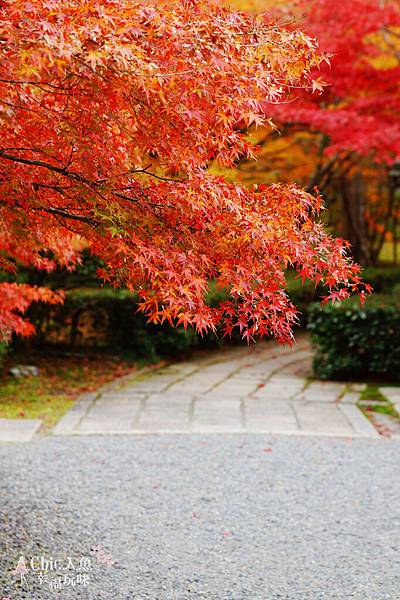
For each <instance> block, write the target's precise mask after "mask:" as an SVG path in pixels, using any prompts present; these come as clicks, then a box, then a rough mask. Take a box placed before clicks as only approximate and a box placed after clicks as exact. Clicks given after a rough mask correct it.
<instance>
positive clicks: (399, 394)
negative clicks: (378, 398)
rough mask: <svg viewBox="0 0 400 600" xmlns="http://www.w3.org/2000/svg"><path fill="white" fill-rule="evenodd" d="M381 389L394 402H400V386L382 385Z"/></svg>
mask: <svg viewBox="0 0 400 600" xmlns="http://www.w3.org/2000/svg"><path fill="white" fill-rule="evenodd" d="M379 391H380V392H381V394H382V395H383V396H385V398H387V399H388V400H389V402H392V403H393V404H400V387H395V386H393V387H389V386H388V387H381V388H379Z"/></svg>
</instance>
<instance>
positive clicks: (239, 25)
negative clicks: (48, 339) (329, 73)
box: [0, 0, 360, 339]
mask: <svg viewBox="0 0 400 600" xmlns="http://www.w3.org/2000/svg"><path fill="white" fill-rule="evenodd" d="M322 58H323V57H321V56H319V55H318V53H317V52H316V42H315V41H314V40H313V39H312V38H310V37H307V36H306V35H304V34H303V33H302V32H301V31H298V30H295V29H290V28H287V27H284V26H282V25H279V24H277V23H276V22H273V21H271V19H270V18H268V17H266V16H265V15H259V16H250V15H247V14H244V13H240V12H232V11H230V10H228V9H226V8H221V7H219V6H217V5H216V4H214V3H213V2H212V1H211V0H198V1H197V0H191V1H189V0H186V1H184V0H181V1H179V2H175V3H169V4H168V5H167V6H163V5H160V6H158V5H155V6H152V5H150V4H145V3H137V2H131V1H123V0H108V1H107V2H100V1H99V0H97V1H93V0H90V1H88V0H83V1H81V2H76V1H75V0H62V1H56V0H30V1H27V0H13V1H3V2H1V5H0V123H1V131H2V136H1V145H0V214H1V221H0V250H1V251H2V256H3V258H2V266H3V268H5V269H6V270H8V271H11V270H13V269H15V265H19V264H22V265H31V266H34V267H36V268H39V269H47V270H51V269H53V268H55V266H56V265H58V264H60V265H62V266H64V267H66V268H73V267H74V265H76V263H77V262H79V252H80V249H81V248H82V246H83V245H86V246H88V247H89V249H90V251H91V252H92V253H93V254H94V255H97V256H98V257H100V258H101V259H102V261H103V263H104V265H105V266H104V268H102V269H101V270H100V271H99V276H100V277H101V278H102V279H103V280H104V281H106V282H110V283H111V284H112V285H114V286H124V287H126V288H127V289H129V290H132V291H133V290H135V291H136V292H137V293H138V295H139V298H140V308H141V309H142V310H143V311H144V312H145V314H147V315H148V317H149V319H150V320H151V321H154V322H159V321H164V320H168V321H170V322H171V323H174V324H177V323H183V324H184V325H185V327H186V326H193V327H195V328H196V329H197V331H199V332H204V331H205V330H209V329H212V330H215V329H216V328H217V327H221V328H222V331H223V333H224V334H226V335H229V334H230V333H231V332H232V330H233V328H234V327H236V328H239V329H240V331H241V333H242V335H243V337H244V338H246V339H251V338H255V337H258V336H261V337H262V336H263V335H274V336H276V337H278V338H281V339H289V338H290V337H291V335H292V333H291V328H292V326H293V324H294V323H295V322H296V319H297V316H296V314H297V313H296V310H295V307H294V306H293V305H292V304H291V303H290V301H289V299H288V296H287V294H286V292H285V275H284V272H285V269H286V268H287V267H289V266H291V267H293V268H295V269H297V271H299V273H300V276H301V277H303V278H305V277H307V278H310V279H312V280H314V281H315V282H316V283H320V282H321V283H323V284H325V285H326V286H327V288H328V295H329V296H331V297H332V298H338V299H342V298H343V297H345V296H347V295H348V294H350V293H352V292H354V291H357V290H360V279H359V275H358V267H357V266H355V265H354V264H352V262H351V260H350V259H349V258H348V256H347V250H346V244H345V243H344V242H343V241H341V240H339V239H334V238H332V237H330V236H329V235H328V234H327V233H326V232H325V231H324V230H323V228H322V226H321V225H320V224H319V223H318V212H319V210H320V208H321V204H320V198H319V197H317V198H314V197H312V196H310V195H308V194H306V193H305V192H304V191H302V190H300V189H298V188H296V187H295V186H279V185H275V186H271V187H268V186H259V187H256V186H255V187H252V188H251V189H247V188H245V187H243V186H240V185H238V184H235V183H231V184H229V183H227V182H226V181H224V180H223V179H221V178H218V177H213V176H212V175H210V174H209V173H208V172H207V169H208V166H209V163H210V161H211V160H218V161H219V162H220V163H221V164H223V165H226V166H231V165H233V164H234V163H235V161H236V160H237V159H238V158H239V157H242V156H243V155H246V156H248V157H253V156H254V155H255V150H254V147H253V146H252V145H251V144H250V143H249V141H248V139H247V138H246V135H245V128H246V127H247V126H248V125H250V124H252V123H255V124H256V125H262V124H263V123H267V122H268V117H266V116H265V114H264V107H265V103H266V102H268V103H270V104H274V105H275V104H278V103H279V102H281V101H282V100H284V99H285V98H286V97H287V96H288V94H289V93H290V91H291V90H292V89H293V88H296V89H298V88H304V89H307V88H312V85H313V84H312V81H313V77H312V75H311V71H312V69H313V68H317V67H318V66H319V65H320V63H321V60H322ZM210 280H216V281H217V282H218V284H219V285H221V286H223V287H225V288H226V289H227V290H228V291H229V293H230V295H231V298H232V300H231V301H230V302H226V303H223V304H221V305H220V306H218V307H213V308H211V307H209V306H207V304H206V302H205V293H206V291H207V289H208V285H209V282H210ZM38 299H43V300H45V301H50V302H52V301H55V300H56V297H55V295H54V294H52V293H51V292H49V291H48V290H41V289H32V291H29V288H28V287H27V286H18V285H17V284H0V329H1V332H2V336H3V337H9V336H10V333H11V332H12V331H16V332H17V333H22V334H29V333H30V332H31V328H30V326H29V325H27V324H23V318H22V316H21V315H20V314H19V313H20V312H21V311H23V310H24V309H25V308H26V306H27V304H28V303H29V302H30V301H33V300H38Z"/></svg>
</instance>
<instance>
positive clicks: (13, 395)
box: [0, 353, 135, 428]
mask: <svg viewBox="0 0 400 600" xmlns="http://www.w3.org/2000/svg"><path fill="white" fill-rule="evenodd" d="M21 363H22V364H29V365H35V366H37V367H38V368H39V376H37V377H35V376H33V377H23V378H21V379H16V378H15V377H13V376H12V375H10V374H9V369H10V368H11V367H12V366H15V365H18V364H21ZM134 366H135V365H134V364H133V362H132V361H127V360H123V359H121V358H119V357H114V356H110V355H106V354H101V355H98V356H96V355H93V356H68V355H59V356H54V355H52V354H51V353H50V354H49V355H41V354H36V355H32V354H31V355H15V356H12V357H11V358H9V359H8V360H7V362H6V365H5V368H4V374H3V376H2V377H0V419H1V418H7V419H15V418H26V419H42V420H43V425H44V428H49V427H51V426H53V425H54V424H55V423H56V422H57V421H58V420H59V418H60V417H61V416H62V415H63V414H64V413H65V412H66V411H67V410H68V408H70V406H72V404H73V402H74V400H75V399H76V397H77V396H78V395H79V394H82V393H83V392H89V391H93V390H95V389H97V388H98V387H100V386H102V385H103V384H105V383H107V382H109V381H112V380H113V379H115V378H116V377H120V376H121V375H125V374H126V373H129V372H130V371H132V370H133V369H134Z"/></svg>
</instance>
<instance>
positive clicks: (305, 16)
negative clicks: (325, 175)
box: [268, 0, 400, 163]
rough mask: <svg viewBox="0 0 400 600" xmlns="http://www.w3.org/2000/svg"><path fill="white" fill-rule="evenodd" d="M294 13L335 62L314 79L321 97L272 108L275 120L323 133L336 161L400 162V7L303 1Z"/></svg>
mask: <svg viewBox="0 0 400 600" xmlns="http://www.w3.org/2000/svg"><path fill="white" fill-rule="evenodd" d="M291 10H295V12H296V13H297V15H298V20H297V21H296V22H297V23H299V21H300V22H301V23H302V24H303V27H304V30H305V31H306V32H307V33H308V35H311V36H316V37H317V39H318V42H319V46H320V51H321V53H324V55H325V57H326V58H327V60H325V61H324V62H323V63H321V66H320V69H319V71H318V73H317V72H314V75H315V80H316V83H315V84H314V87H316V88H319V89H318V91H320V92H321V93H319V94H305V93H303V92H301V91H300V92H299V93H298V94H297V99H296V100H295V101H293V102H289V103H286V104H281V105H280V106H275V107H269V108H268V113H269V114H271V111H272V112H273V113H274V116H276V117H277V118H279V119H281V120H282V121H285V122H287V123H293V125H296V126H297V127H298V126H300V125H303V126H305V127H307V128H308V129H309V130H311V131H319V132H323V133H324V134H325V135H326V136H328V138H329V141H328V143H327V144H326V148H325V151H326V154H328V155H334V154H343V153H344V152H349V151H350V152H356V153H358V154H360V155H371V154H372V155H373V156H374V159H375V160H376V161H380V162H388V163H390V162H393V161H394V160H395V159H396V158H397V157H398V156H400V119H399V106H400V89H399V78H400V5H399V3H398V2H393V1H390V0H388V1H385V2H381V1H380V0H346V2H337V1H336V0H297V1H296V2H293V3H292V5H291ZM279 12H280V13H281V14H282V15H283V14H284V13H283V11H282V9H280V10H279ZM300 15H301V18H300ZM319 78H321V82H320V83H318V79H319ZM322 81H324V82H325V83H327V84H328V85H323V84H322Z"/></svg>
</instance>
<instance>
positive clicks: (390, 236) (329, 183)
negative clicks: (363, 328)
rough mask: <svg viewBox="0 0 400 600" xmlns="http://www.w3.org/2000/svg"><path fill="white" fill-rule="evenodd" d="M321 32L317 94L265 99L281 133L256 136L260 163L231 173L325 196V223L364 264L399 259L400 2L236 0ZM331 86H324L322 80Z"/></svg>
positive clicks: (315, 33) (245, 7) (242, 164)
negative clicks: (295, 184) (323, 58)
mask: <svg viewBox="0 0 400 600" xmlns="http://www.w3.org/2000/svg"><path fill="white" fill-rule="evenodd" d="M229 4H230V5H233V6H235V7H236V8H241V9H243V10H251V11H253V12H262V11H268V12H271V13H272V14H274V15H276V17H277V19H278V20H280V21H281V22H284V23H287V26H288V27H294V26H297V27H298V26H299V23H301V28H302V29H303V30H304V31H305V32H306V33H307V34H310V35H312V36H315V37H316V38H317V39H318V41H319V45H320V48H321V50H322V51H323V52H325V53H326V58H327V62H326V63H323V64H322V66H321V70H320V73H316V74H315V77H316V79H317V80H318V79H319V80H320V82H321V85H320V87H319V86H316V89H315V92H314V94H313V95H312V96H310V95H306V94H303V92H302V91H301V90H298V91H296V98H294V97H288V98H287V102H286V104H283V105H280V106H278V105H271V104H267V105H266V108H265V109H266V113H267V114H268V115H269V116H272V117H273V120H274V121H275V123H276V124H277V127H278V129H277V131H275V132H271V131H270V130H268V131H267V130H266V129H265V130H258V131H257V132H252V135H253V137H255V139H256V141H257V143H258V144H259V146H260V157H259V160H258V163H256V164H254V163H253V164H251V163H250V161H247V160H246V159H243V160H242V161H240V163H239V164H238V171H237V172H234V171H233V170H232V171H231V172H229V173H226V172H225V175H227V176H228V177H229V178H231V179H236V178H238V179H239V180H240V181H243V182H246V183H250V182H253V181H257V182H260V183H261V182H263V183H264V182H268V183H271V182H274V181H293V180H294V181H297V182H298V183H299V184H300V185H302V186H305V187H307V188H308V189H309V190H310V191H312V190H313V188H314V186H318V188H319V189H320V190H321V191H322V192H323V195H324V197H325V202H326V205H327V207H328V211H327V212H326V213H325V220H326V223H327V225H328V227H329V228H330V229H331V230H332V231H334V232H335V233H337V234H339V235H341V236H343V237H345V238H346V239H348V240H349V241H350V243H351V245H352V253H353V255H354V257H355V258H356V260H357V261H359V262H360V263H361V264H363V265H376V264H378V263H379V262H386V263H392V264H397V262H398V220H399V214H400V205H399V203H400V195H399V190H398V186H399V174H400V165H399V163H398V158H399V157H400V120H399V106H400V86H399V76H400V8H399V5H398V4H396V3H393V2H382V1H381V0H347V1H346V2H343V3H337V2H336V1H335V0H311V1H310V0H307V1H306V0H300V1H290V0H280V1H278V2H271V1H269V0H243V1H241V0H231V1H230V2H229ZM324 82H325V83H327V85H324Z"/></svg>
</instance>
